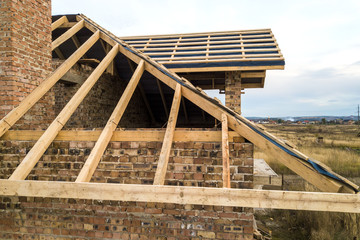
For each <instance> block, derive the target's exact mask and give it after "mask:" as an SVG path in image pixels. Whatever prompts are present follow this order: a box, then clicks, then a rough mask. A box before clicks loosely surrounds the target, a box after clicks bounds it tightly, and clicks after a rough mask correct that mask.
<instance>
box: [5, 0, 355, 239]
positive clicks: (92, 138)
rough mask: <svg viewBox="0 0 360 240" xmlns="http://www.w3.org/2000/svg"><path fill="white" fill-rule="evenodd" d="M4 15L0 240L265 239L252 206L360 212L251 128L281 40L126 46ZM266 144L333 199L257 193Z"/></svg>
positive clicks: (22, 8)
mask: <svg viewBox="0 0 360 240" xmlns="http://www.w3.org/2000/svg"><path fill="white" fill-rule="evenodd" d="M0 8H1V11H2V14H1V16H0V20H1V21H0V23H1V27H0V30H1V31H0V38H1V42H0V52H1V55H0V67H1V68H0V87H1V88H0V98H1V106H0V115H1V118H2V120H1V122H0V137H1V138H0V141H1V145H0V151H1V152H0V169H1V170H0V178H1V180H0V196H1V197H0V200H1V201H0V238H1V239H15V238H19V239H21V238H24V239H28V238H29V239H108V238H109V239H111V238H112V239H253V233H254V216H253V208H254V207H262V208H280V209H299V210H317V211H342V212H359V209H360V208H359V195H358V194H356V193H357V192H358V186H356V185H355V184H353V183H352V182H350V181H348V180H347V179H345V178H343V177H341V176H339V175H338V174H336V173H334V172H332V171H331V169H329V168H328V167H326V166H325V165H323V164H321V163H319V162H316V161H315V160H310V159H309V158H308V157H307V156H305V155H304V154H302V153H300V152H299V151H297V150H296V149H295V148H294V147H292V146H290V145H289V144H287V143H285V142H283V141H281V140H279V139H277V138H276V137H274V136H272V135H270V134H269V133H267V132H266V131H264V130H263V129H261V128H259V127H258V126H256V125H255V124H253V123H251V122H250V121H248V120H247V119H245V118H244V117H242V116H241V93H242V92H243V91H244V90H245V89H246V88H262V87H264V81H265V76H266V70H271V69H283V68H284V64H285V62H284V58H283V56H282V54H281V51H280V49H279V47H278V45H277V42H276V40H275V38H274V35H273V33H272V32H271V30H270V29H258V30H247V31H232V32H212V33H194V34H179V35H161V36H137V37H117V36H115V35H113V34H112V33H110V32H108V31H107V30H105V29H104V28H102V27H101V26H99V25H97V24H96V23H95V22H93V21H92V20H91V19H89V18H87V17H86V16H84V15H66V16H53V17H51V14H50V13H51V11H50V1H49V0H37V1H34V0H27V1H10V0H2V1H1V6H0ZM208 89H218V90H219V91H220V92H222V93H224V94H225V99H226V106H224V105H223V104H221V102H219V100H217V99H213V98H210V97H209V96H207V95H206V93H205V92H204V90H208ZM254 144H255V145H258V146H259V147H260V148H262V149H264V150H265V151H266V152H267V153H268V154H273V155H276V156H277V157H278V159H279V161H281V162H282V163H283V164H285V165H286V166H287V167H289V168H290V169H291V170H292V171H294V172H295V173H297V174H299V175H300V176H302V177H303V178H304V179H305V180H307V181H308V182H310V183H312V184H313V185H315V186H316V187H317V188H319V189H320V190H322V191H325V192H328V193H307V192H286V191H266V190H254V189H252V188H253V180H254V174H253V164H254V160H253V145H254Z"/></svg>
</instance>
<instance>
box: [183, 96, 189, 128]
mask: <svg viewBox="0 0 360 240" xmlns="http://www.w3.org/2000/svg"><path fill="white" fill-rule="evenodd" d="M181 105H182V106H183V111H184V116H185V123H189V116H188V113H187V110H186V104H185V99H184V97H181Z"/></svg>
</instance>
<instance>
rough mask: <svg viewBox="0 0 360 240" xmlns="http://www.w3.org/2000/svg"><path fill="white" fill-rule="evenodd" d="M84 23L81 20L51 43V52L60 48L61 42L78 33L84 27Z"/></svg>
mask: <svg viewBox="0 0 360 240" xmlns="http://www.w3.org/2000/svg"><path fill="white" fill-rule="evenodd" d="M84 22H85V21H84V20H81V21H80V22H78V23H77V24H75V26H73V27H72V28H70V29H69V30H67V31H66V32H65V33H64V34H63V35H61V36H60V37H58V38H57V39H55V41H53V42H52V44H51V50H54V49H55V48H57V47H58V46H60V45H61V44H62V43H63V42H65V41H66V40H68V39H69V38H71V37H72V36H73V35H75V33H77V32H78V31H80V29H82V28H83V27H84V26H85V25H84Z"/></svg>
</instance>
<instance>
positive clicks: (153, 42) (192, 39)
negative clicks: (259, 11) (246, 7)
mask: <svg viewBox="0 0 360 240" xmlns="http://www.w3.org/2000/svg"><path fill="white" fill-rule="evenodd" d="M254 37H256V38H258V40H259V41H261V40H263V39H264V38H265V39H266V40H268V39H269V37H273V34H271V33H266V34H262V35H256V36H252V35H245V36H243V37H242V38H244V39H246V38H254ZM134 38H136V37H134ZM120 39H123V38H122V37H120ZM178 39H181V41H182V42H194V41H207V40H208V39H209V40H210V39H211V40H221V39H226V40H229V39H239V36H226V35H221V36H216V35H209V34H204V35H203V36H201V37H196V38H184V39H182V36H180V37H179V38H178ZM123 40H124V41H126V42H127V43H129V44H137V43H147V42H148V41H147V40H133V39H123ZM176 40H177V39H176V38H175V39H174V38H171V39H164V38H162V37H160V38H154V39H153V40H152V42H151V45H156V44H158V43H166V42H171V43H172V42H174V41H176Z"/></svg>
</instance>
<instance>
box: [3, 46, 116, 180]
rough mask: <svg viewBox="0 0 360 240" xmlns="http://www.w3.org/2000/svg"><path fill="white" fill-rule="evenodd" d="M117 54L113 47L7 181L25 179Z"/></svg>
mask: <svg viewBox="0 0 360 240" xmlns="http://www.w3.org/2000/svg"><path fill="white" fill-rule="evenodd" d="M118 52H119V46H118V45H115V46H114V47H113V49H112V50H111V51H110V53H109V54H108V55H106V57H105V58H104V59H103V60H102V61H101V63H100V64H99V66H98V67H97V68H96V69H95V70H94V71H93V72H92V73H91V75H90V76H89V77H88V79H87V80H86V81H85V82H84V84H83V85H82V86H81V87H80V88H79V90H78V91H77V92H76V93H75V95H74V96H73V97H72V98H71V99H70V101H69V102H68V103H67V104H66V106H65V107H64V108H63V109H62V110H61V112H60V113H59V115H58V116H57V117H56V119H55V120H54V121H53V122H52V123H51V124H50V126H49V127H48V128H47V129H46V131H45V132H44V134H43V135H42V136H41V137H40V139H39V140H38V141H37V142H36V143H35V145H34V147H33V148H32V149H31V150H30V152H29V153H28V154H27V155H26V156H25V158H24V159H23V160H22V162H21V163H20V165H19V166H18V167H17V168H16V169H15V171H14V172H13V174H12V175H11V176H10V178H9V179H11V180H23V179H25V178H26V177H27V175H28V174H29V173H30V171H31V170H32V169H33V167H34V166H35V164H36V163H37V162H38V161H39V159H40V158H41V156H42V155H43V154H44V152H45V151H46V149H47V148H48V147H49V145H50V144H51V142H52V141H53V140H54V139H55V137H56V135H57V134H58V133H59V132H60V130H61V129H62V128H63V126H64V125H65V124H66V122H67V121H68V120H69V118H70V117H71V115H72V114H73V113H74V112H75V110H76V108H77V107H78V106H79V105H80V103H81V102H82V100H83V99H84V98H85V97H86V95H87V94H88V92H89V91H90V90H91V88H92V87H93V86H94V84H95V83H96V81H97V80H98V79H99V78H100V76H101V75H102V73H103V72H104V71H105V69H106V68H107V66H108V65H109V63H110V62H111V61H112V60H113V59H114V58H115V56H116V54H117V53H118Z"/></svg>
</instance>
